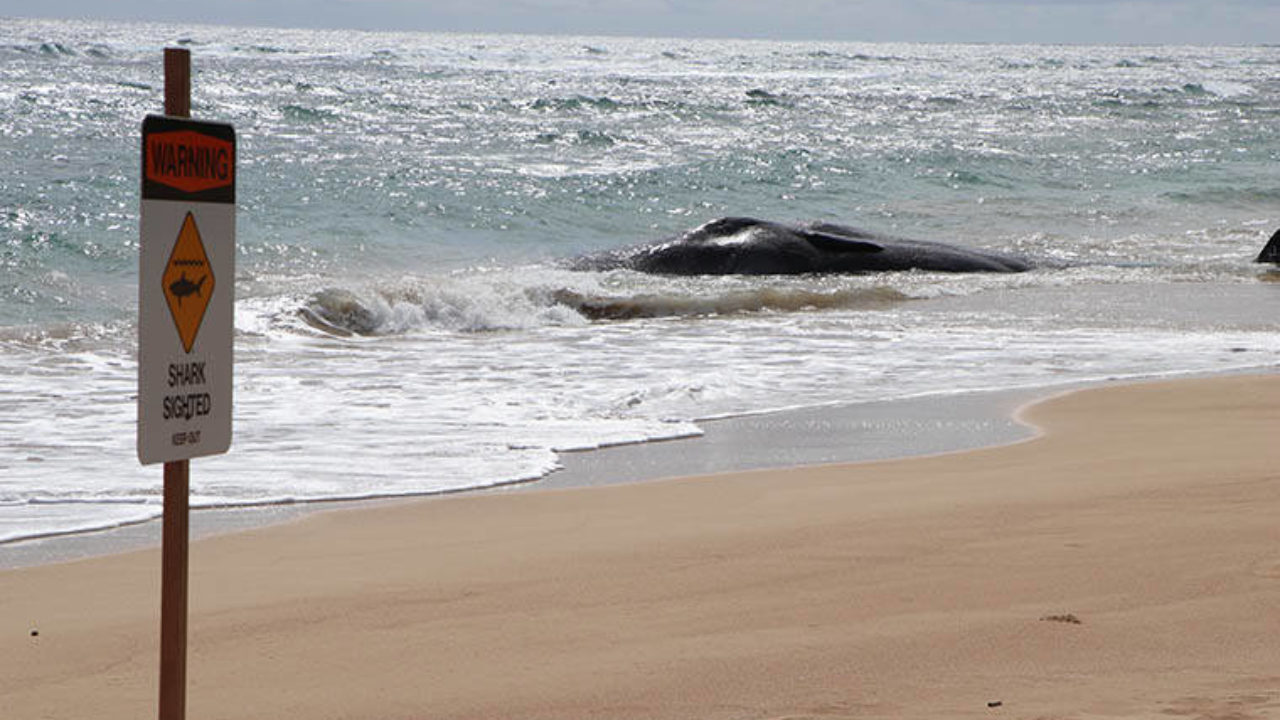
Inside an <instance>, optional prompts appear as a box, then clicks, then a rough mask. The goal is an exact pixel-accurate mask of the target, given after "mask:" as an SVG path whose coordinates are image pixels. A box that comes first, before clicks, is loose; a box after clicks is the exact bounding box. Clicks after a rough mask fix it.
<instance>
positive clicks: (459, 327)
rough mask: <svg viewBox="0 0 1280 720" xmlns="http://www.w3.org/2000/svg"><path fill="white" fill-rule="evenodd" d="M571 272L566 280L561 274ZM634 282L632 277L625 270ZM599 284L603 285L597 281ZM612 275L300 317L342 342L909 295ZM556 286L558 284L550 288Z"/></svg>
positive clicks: (407, 294)
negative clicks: (613, 280)
mask: <svg viewBox="0 0 1280 720" xmlns="http://www.w3.org/2000/svg"><path fill="white" fill-rule="evenodd" d="M565 275H571V274H565ZM620 275H624V276H627V279H628V280H632V281H636V278H635V277H632V276H634V275H635V274H633V273H621V274H620ZM602 279H603V280H604V282H601V280H602ZM609 279H610V278H609V277H608V274H604V275H594V274H590V273H584V274H581V277H565V276H564V275H558V274H551V276H550V277H548V278H542V279H540V280H535V281H528V279H527V278H522V277H521V275H520V274H519V273H512V274H510V275H501V274H499V275H495V276H491V275H484V274H481V275H476V276H471V277H449V278H443V279H433V280H429V281H417V282H408V283H400V284H398V285H394V286H384V287H375V288H370V289H362V290H356V289H350V288H344V287H329V288H325V289H323V290H320V291H317V292H315V293H313V294H311V295H310V296H309V297H308V298H306V300H305V301H304V302H303V303H302V305H301V307H299V308H298V309H297V317H299V318H300V319H301V320H302V321H303V322H305V323H306V325H307V326H309V327H310V328H312V329H315V330H320V331H322V332H324V333H326V334H330V335H337V336H341V337H353V336H377V335H397V334H402V333H406V332H412V331H419V330H443V331H451V332H472V333H474V332H493V331H502V330H518V329H528V328H534V327H544V326H570V325H581V324H585V323H589V322H604V321H625V320H640V319H658V318H688V317H711V316H725V315H740V314H748V313H768V312H774V313H792V312H804V311H810V310H876V309H884V308H887V307H890V306H893V305H895V304H897V303H901V302H905V301H907V300H910V299H911V297H912V296H911V295H909V294H908V293H906V292H903V291H902V290H899V289H897V288H894V287H890V286H887V285H869V286H854V287H849V286H836V287H825V286H823V285H822V284H821V283H814V284H812V285H805V284H803V283H797V282H796V281H794V280H791V281H789V282H786V283H776V282H772V281H769V280H760V279H756V280H753V281H742V280H736V281H731V282H724V281H723V280H718V279H717V280H708V279H692V280H690V279H681V280H680V281H673V280H670V279H665V278H643V279H640V280H639V281H638V282H635V284H633V285H629V286H623V287H611V286H609V283H608V281H609ZM555 280H562V282H555Z"/></svg>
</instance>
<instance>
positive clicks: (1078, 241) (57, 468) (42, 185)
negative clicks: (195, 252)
mask: <svg viewBox="0 0 1280 720" xmlns="http://www.w3.org/2000/svg"><path fill="white" fill-rule="evenodd" d="M166 46H173V47H187V48H189V49H190V50H191V53H192V64H193V81H192V85H193V111H192V112H193V116H195V117H197V118H200V119H208V120H217V121H224V122H230V123H233V124H234V125H235V127H236V129H237V133H238V138H239V166H238V171H239V185H238V188H237V200H238V209H237V227H238V229H237V237H238V240H237V243H238V250H237V259H236V265H237V276H236V278H235V291H236V305H235V354H236V376H235V410H234V418H235V426H234V427H235V429H234V438H235V439H234V441H233V444H232V448H231V451H230V452H229V453H227V454H226V455H221V456H217V457H211V458H202V459H198V460H195V461H193V463H192V473H191V475H192V503H193V505H194V506H196V507H228V506H245V505H250V506H252V505H266V504H273V503H288V502H300V501H312V500H334V499H346V498H352V499H354V498H368V497H382V496H401V495H417V494H426V493H435V492H443V491H453V490H459V489H465V488H478V487H485V486H492V485H500V484H504V483H514V482H521V481H536V480H537V479H539V478H544V477H547V476H548V475H550V474H552V473H554V472H555V471H556V469H557V468H558V466H559V463H560V457H561V454H562V453H563V452H565V451H569V450H578V449H587V448H595V447H602V446H607V445H616V444H622V443H636V442H643V441H648V440H658V439H671V438H679V437H687V436H695V435H697V434H698V433H700V432H701V427H700V424H699V423H701V422H704V421H706V420H708V419H711V418H724V417H732V416H739V415H748V414H753V413H763V412H768V411H771V410H778V409H783V408H803V407H818V406H828V405H848V406H851V407H852V408H853V411H855V412H856V408H857V406H858V404H861V403H873V402H883V401H892V400H899V399H907V398H921V397H937V398H939V400H940V401H945V399H946V398H947V397H955V396H957V395H958V394H962V393H974V392H980V391H984V390H991V389H1002V388H1034V387H1052V386H1057V385H1064V384H1068V383H1080V382H1092V381H1101V380H1110V379H1125V378H1147V377H1160V376H1168V375H1179V374H1190V373H1206V372H1225V371H1237V370H1248V369H1264V370H1274V369H1275V368H1276V367H1277V365H1278V364H1280V333H1278V332H1277V320H1276V310H1277V308H1280V282H1277V280H1278V279H1280V278H1278V277H1277V274H1276V272H1275V271H1273V270H1269V269H1268V268H1267V267H1265V266H1261V265H1257V264H1255V263H1253V262H1252V260H1253V258H1254V256H1255V255H1256V254H1257V253H1258V251H1259V250H1260V248H1261V247H1262V245H1263V243H1264V242H1265V240H1266V238H1267V237H1268V236H1270V234H1271V233H1272V232H1273V231H1275V230H1276V229H1277V227H1280V47H1162V46H1143V47H1106V46H1099V47H1091V46H1078V47H1077V46H1004V45H918V44H900V45H899V44H857V43H847V44H842V43H833V42H812V43H798V42H785V43H784V42H768V41H747V40H742V41H738V40H688V39H640V38H621V37H589V38H588V37H538V36H496V35H474V36H470V35H456V34H379V33H360V32H325V31H288V30H267V29H243V28H224V27H202V26H176V25H145V24H124V23H98V22H70V21H41V20H11V19H10V20H0V168H2V169H0V542H14V541H19V540H22V539H30V538H36V537H43V536H50V535H58V534H67V533H77V532H86V531H90V530H95V529H102V528H109V527H114V526H118V525H123V524H128V523H136V522H140V521H144V520H146V519H149V518H154V517H156V516H158V515H159V514H160V510H161V499H160V498H161V472H160V468H159V467H158V466H145V467H144V466H142V465H140V464H139V462H138V460H137V456H136V454H135V423H136V410H135V394H136V382H137V380H136V378H137V366H136V347H135V343H136V314H137V286H138V278H137V274H138V271H137V266H138V257H137V255H138V244H139V239H138V222H139V218H138V211H139V187H140V180H139V177H138V172H139V166H140V162H139V151H140V133H141V124H142V120H143V118H144V117H145V116H146V115H147V114H149V113H159V112H161V110H162V108H163V77H162V72H163V71H162V62H161V54H162V48H164V47H166ZM725 215H750V216H756V217H762V218H768V219H775V220H781V221H805V220H827V221H835V222H841V223H846V224H851V225H856V226H859V227H864V228H867V229H870V230H875V231H881V232H886V233H891V234H896V235H902V236H907V237H915V238H920V239H932V240H942V241H948V242H953V243H957V244H961V245H967V246H973V247H978V248H985V249H990V250H995V251H1000V252H1006V253H1011V254H1016V255H1021V256H1024V257H1027V258H1029V259H1031V260H1033V261H1036V262H1038V263H1039V264H1040V269H1036V270H1033V271H1031V272H1027V273H1020V274H1014V275H948V274H938V273H926V272H917V271H911V272H898V273H885V274H877V275H848V276H791V277H780V276H758V277H659V276H648V275H642V274H639V273H634V272H630V271H617V270H615V271H610V272H578V271H573V270H569V269H566V267H565V264H564V262H563V261H564V260H565V259H566V258H572V257H574V256H576V255H579V254H582V253H586V252H592V251H598V250H604V249H609V248H616V247H622V246H627V245H633V244H637V243H642V242H646V241H650V240H656V239H659V238H663V237H667V236H671V235H674V234H677V233H680V232H682V231H684V230H686V229H689V228H692V227H695V226H698V225H700V224H702V223H704V222H706V221H708V220H711V219H713V218H716V217H719V216H725ZM220 282H221V281H220ZM600 307H607V308H609V312H608V313H606V314H607V315H608V317H601V316H600V315H601V314H600V313H599V312H596V311H595V310H596V309H598V308H600ZM849 441H850V442H851V443H856V442H858V438H857V437H856V436H854V437H851V438H850V440H849ZM678 445H679V443H676V444H674V446H673V447H678ZM677 451H678V450H677ZM2 551H3V548H2V547H0V552H2Z"/></svg>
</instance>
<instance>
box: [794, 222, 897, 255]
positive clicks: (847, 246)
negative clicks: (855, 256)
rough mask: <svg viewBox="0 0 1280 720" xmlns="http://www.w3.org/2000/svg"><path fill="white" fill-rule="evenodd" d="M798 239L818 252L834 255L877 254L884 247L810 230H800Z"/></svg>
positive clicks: (867, 241)
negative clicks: (805, 241)
mask: <svg viewBox="0 0 1280 720" xmlns="http://www.w3.org/2000/svg"><path fill="white" fill-rule="evenodd" d="M799 235H800V237H802V238H804V239H805V240H807V241H809V244H810V245H812V246H814V247H816V248H818V249H819V250H826V251H827V252H836V253H855V252H856V253H878V252H884V246H883V245H881V244H880V243H874V242H871V241H870V240H857V239H854V238H851V237H845V236H843V235H836V234H833V233H829V232H822V231H820V230H814V229H812V228H802V229H801V230H800V231H799Z"/></svg>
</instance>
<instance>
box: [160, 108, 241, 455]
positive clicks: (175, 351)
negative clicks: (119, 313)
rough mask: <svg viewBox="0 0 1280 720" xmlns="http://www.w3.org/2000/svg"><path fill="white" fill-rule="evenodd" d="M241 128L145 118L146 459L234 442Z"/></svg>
mask: <svg viewBox="0 0 1280 720" xmlns="http://www.w3.org/2000/svg"><path fill="white" fill-rule="evenodd" d="M235 152H236V151H235V130H234V128H232V127H231V126H230V125H225V124H221V123H208V122H197V121H193V120H187V119H185V118H175V117H168V116H157V115H152V116H149V117H147V119H146V121H145V122H144V123H143V125H142V222H141V225H142V230H141V248H140V261H139V266H138V459H139V460H141V461H142V462H143V464H150V463H159V462H173V461H177V460H187V459H190V458H193V457H200V456H203V455H216V454H218V453H224V452H226V451H227V449H228V448H229V447H230V446H231V398H232V328H233V326H234V320H235V317H234V315H235V292H234V290H235V238H236V216H235V211H236V205H235V174H236V172H235Z"/></svg>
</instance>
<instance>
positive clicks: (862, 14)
mask: <svg viewBox="0 0 1280 720" xmlns="http://www.w3.org/2000/svg"><path fill="white" fill-rule="evenodd" d="M0 17H48V18H94V19H109V20H155V21H164V22H179V23H183V22H190V23H202V24H203V23H208V24H220V25H249V26H270V27H295V28H337V29H341V28H350V29H359V30H415V31H448V32H499V33H506V32H518V33H538V34H542V33H554V34H574V35H638V36H654V37H710V38H721V37H733V38H768V39H778V40H850V41H870V42H995V43H1073V44H1117V43H1121V44H1129V43H1133V44H1199V45H1243V44H1270V43H1280V0H39V1H38V2H36V1H34V0H0Z"/></svg>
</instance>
